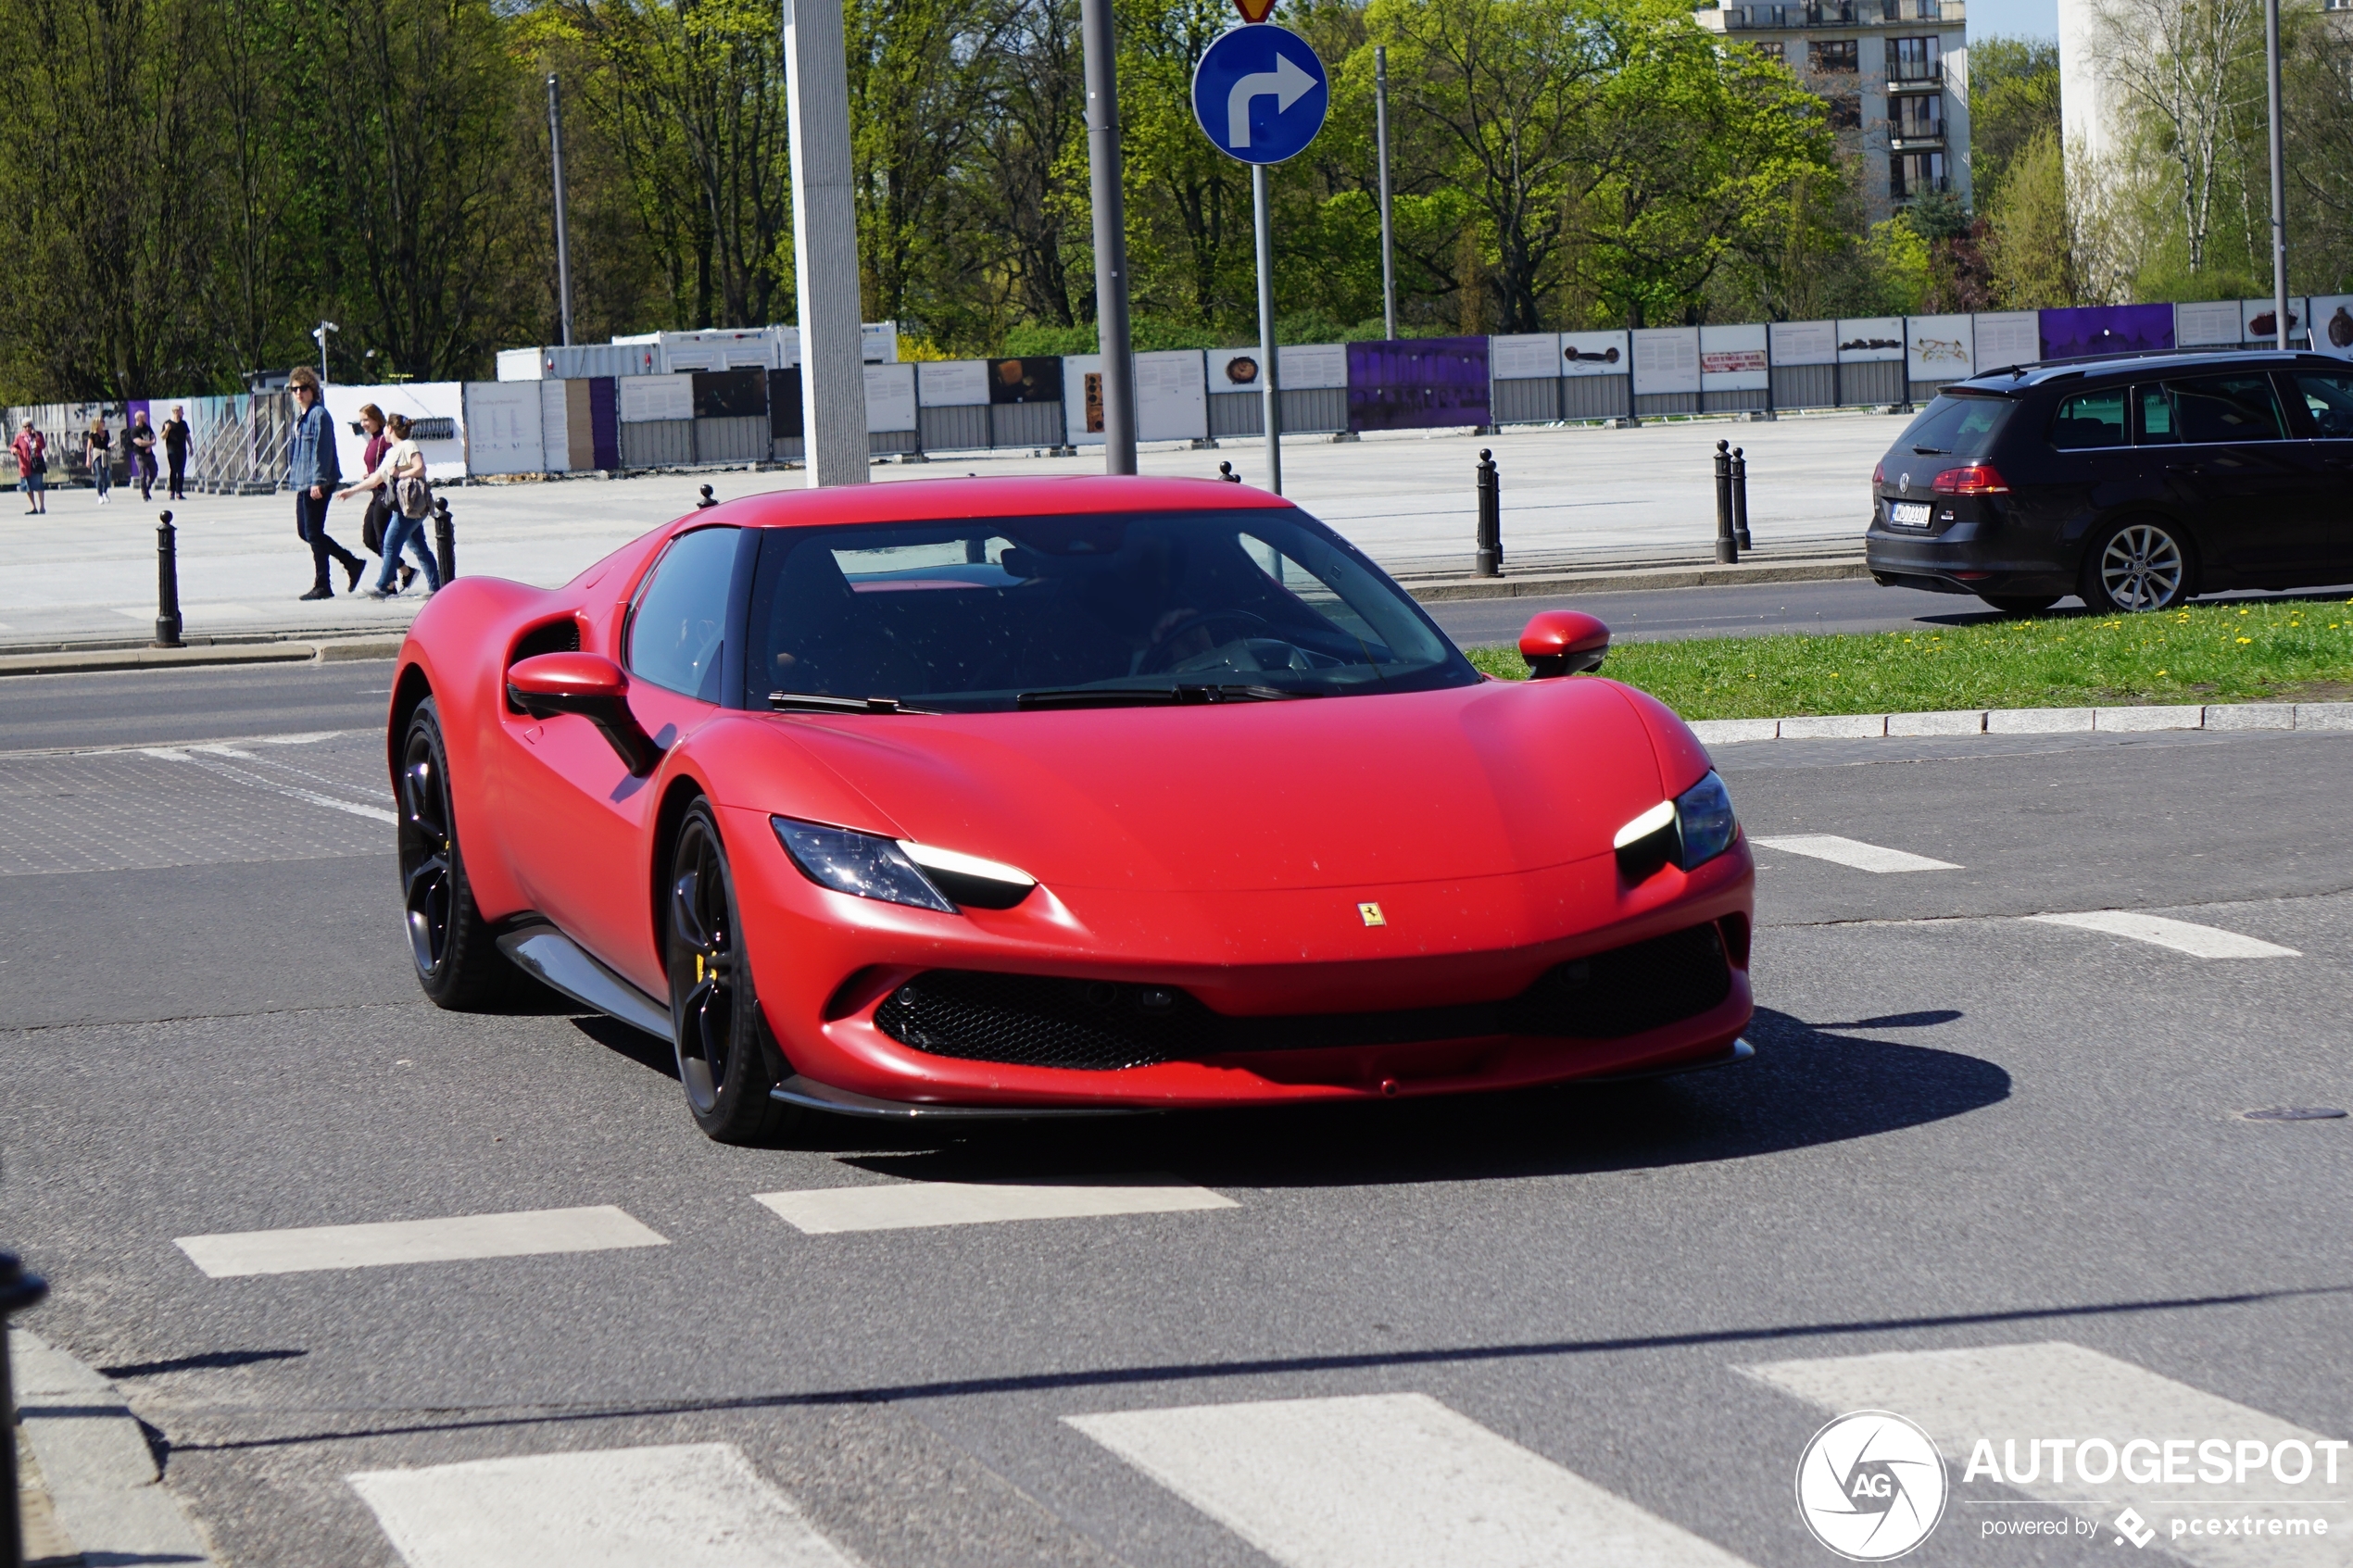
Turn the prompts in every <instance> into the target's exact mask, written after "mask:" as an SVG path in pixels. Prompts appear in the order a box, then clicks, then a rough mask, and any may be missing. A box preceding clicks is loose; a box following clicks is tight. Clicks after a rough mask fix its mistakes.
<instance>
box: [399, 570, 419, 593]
mask: <svg viewBox="0 0 2353 1568" xmlns="http://www.w3.org/2000/svg"><path fill="white" fill-rule="evenodd" d="M416 580H417V569H416V568H415V567H413V566H404V567H402V568H401V569H400V591H401V592H402V593H404V594H405V593H407V592H408V591H409V583H414V582H415V581H416Z"/></svg>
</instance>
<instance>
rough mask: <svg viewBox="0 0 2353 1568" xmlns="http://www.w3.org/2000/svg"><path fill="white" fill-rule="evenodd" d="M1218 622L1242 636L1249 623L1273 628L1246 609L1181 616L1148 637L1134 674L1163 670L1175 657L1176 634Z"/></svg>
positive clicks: (1260, 617) (1205, 611)
mask: <svg viewBox="0 0 2353 1568" xmlns="http://www.w3.org/2000/svg"><path fill="white" fill-rule="evenodd" d="M1219 621H1227V622H1230V623H1232V624H1234V625H1235V626H1237V627H1239V628H1241V636H1242V637H1247V636H1249V635H1250V632H1249V630H1248V628H1249V627H1252V626H1256V627H1260V628H1262V629H1265V630H1268V631H1271V630H1273V628H1272V626H1271V625H1269V624H1268V622H1267V621H1266V618H1265V616H1263V615H1252V613H1251V612H1250V611H1248V610H1246V609H1204V610H1202V611H1200V612H1199V613H1197V614H1193V615H1189V616H1187V617H1185V619H1184V620H1182V621H1178V622H1176V625H1174V626H1171V627H1169V628H1168V629H1167V630H1166V631H1165V632H1163V633H1160V635H1159V636H1157V637H1154V638H1153V639H1152V646H1151V647H1149V648H1147V649H1145V650H1144V655H1143V657H1142V658H1141V659H1139V660H1138V661H1137V665H1136V671H1137V673H1138V674H1157V673H1159V672H1160V671H1163V670H1165V669H1166V668H1167V667H1168V665H1169V664H1170V662H1171V661H1172V660H1173V659H1175V658H1176V640H1177V639H1178V638H1179V637H1182V636H1183V635H1184V634H1185V633H1188V632H1191V631H1195V630H1198V629H1199V628H1201V627H1203V626H1214V625H1215V624H1217V623H1218V622H1219ZM1239 640H1240V638H1236V637H1228V638H1227V639H1226V641H1227V642H1237V641H1239ZM1212 646H1224V645H1223V644H1214V645H1212Z"/></svg>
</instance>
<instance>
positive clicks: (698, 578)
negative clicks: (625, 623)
mask: <svg viewBox="0 0 2353 1568" xmlns="http://www.w3.org/2000/svg"><path fill="white" fill-rule="evenodd" d="M737 537H738V535H737V533H736V530H735V529H732V528H701V529H697V530H696V531H695V532H694V533H682V534H680V535H679V536H678V537H677V538H676V539H673V540H672V541H671V545H670V548H669V549H668V550H667V551H665V552H664V553H663V555H662V558H661V564H660V565H659V566H657V567H655V568H654V574H653V580H652V581H651V582H650V583H648V584H647V586H646V588H645V591H644V592H643V593H641V594H639V595H638V596H637V607H636V608H635V609H634V610H632V611H631V612H630V616H629V672H630V673H631V674H632V675H635V676H636V677H637V678H638V679H639V680H641V681H648V682H651V683H652V684H655V685H657V686H661V687H663V688H665V689H667V690H670V691H673V692H682V693H684V694H685V695H686V696H696V697H700V698H701V699H702V700H703V701H705V702H717V701H718V700H719V678H720V663H721V658H720V656H721V647H720V645H721V642H722V640H723V639H724V637H725V635H726V633H727V585H728V583H729V581H730V580H731V578H732V577H733V575H734V569H735V564H736V538H737Z"/></svg>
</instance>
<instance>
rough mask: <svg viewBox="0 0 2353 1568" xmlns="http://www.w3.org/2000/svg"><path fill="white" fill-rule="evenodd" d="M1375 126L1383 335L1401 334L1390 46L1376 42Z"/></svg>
mask: <svg viewBox="0 0 2353 1568" xmlns="http://www.w3.org/2000/svg"><path fill="white" fill-rule="evenodd" d="M1373 128H1374V132H1375V133H1376V134H1377V136H1378V139H1379V142H1380V322H1381V335H1382V336H1383V337H1385V338H1390V339H1391V340H1394V339H1395V338H1396V336H1397V250H1396V245H1395V243H1394V236H1393V234H1392V232H1391V230H1390V224H1389V50H1388V48H1387V46H1386V45H1383V44H1375V45H1374V46H1373Z"/></svg>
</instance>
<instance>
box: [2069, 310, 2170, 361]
mask: <svg viewBox="0 0 2353 1568" xmlns="http://www.w3.org/2000/svg"><path fill="white" fill-rule="evenodd" d="M2042 326H2043V358H2045V359H2073V358H2079V357H2081V356H2082V355H2086V354H2133V353H2142V352H2146V351H2149V350H2153V349H2170V348H2171V347H2172V346H2173V307H2171V306H2170V305H2086V306H2082V307H2078V308H2076V309H2072V310H2045V311H2043V312H2042Z"/></svg>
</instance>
